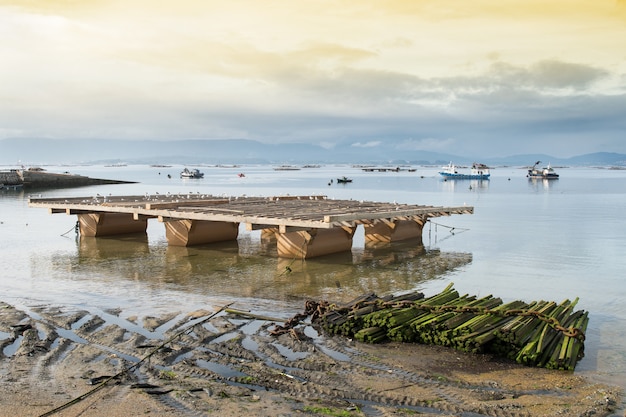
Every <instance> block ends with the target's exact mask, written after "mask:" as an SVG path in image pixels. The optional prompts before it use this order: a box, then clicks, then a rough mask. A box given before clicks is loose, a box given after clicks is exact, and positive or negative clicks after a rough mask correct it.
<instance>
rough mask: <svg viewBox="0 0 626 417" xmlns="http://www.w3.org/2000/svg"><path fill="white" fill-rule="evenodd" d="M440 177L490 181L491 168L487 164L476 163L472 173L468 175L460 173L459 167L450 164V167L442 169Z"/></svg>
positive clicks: (471, 170)
mask: <svg viewBox="0 0 626 417" xmlns="http://www.w3.org/2000/svg"><path fill="white" fill-rule="evenodd" d="M439 175H441V176H442V177H443V178H444V179H454V180H488V179H489V176H490V175H491V174H490V173H489V167H488V166H487V165H485V164H479V163H476V162H474V163H473V164H472V168H471V169H470V172H469V173H467V172H459V170H458V167H457V166H455V165H454V164H453V163H452V162H450V163H449V164H448V165H446V166H444V167H442V170H441V171H439Z"/></svg>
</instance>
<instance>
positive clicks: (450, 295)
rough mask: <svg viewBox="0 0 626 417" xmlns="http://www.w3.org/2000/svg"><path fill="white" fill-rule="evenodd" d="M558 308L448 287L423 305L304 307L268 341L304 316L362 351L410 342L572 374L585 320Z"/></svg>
mask: <svg viewBox="0 0 626 417" xmlns="http://www.w3.org/2000/svg"><path fill="white" fill-rule="evenodd" d="M577 301H578V300H577V299H576V300H574V301H570V300H565V301H563V302H561V303H560V304H557V303H555V302H548V301H535V302H532V303H525V302H523V301H512V302H509V303H506V304H504V303H503V302H502V300H501V299H500V298H496V297H493V296H491V295H488V296H485V297H482V298H477V297H475V296H470V295H463V296H461V295H459V293H458V292H457V291H456V290H455V289H454V288H453V287H452V284H450V285H449V286H448V287H447V288H445V289H444V290H443V291H442V292H441V293H439V294H436V295H434V296H431V297H428V298H426V297H425V296H424V294H422V293H420V292H414V293H410V294H405V295H401V296H394V297H391V296H388V297H383V298H380V297H378V296H376V295H375V294H369V295H365V296H362V297H359V298H357V299H355V300H353V301H352V302H350V303H347V304H346V305H342V306H337V305H331V304H329V303H328V302H321V303H314V302H311V301H309V302H307V304H306V311H305V313H303V314H300V315H298V316H297V320H292V321H290V322H288V324H286V325H283V326H277V327H276V328H275V329H274V331H273V333H274V334H281V333H283V332H286V331H293V327H294V326H295V325H296V324H297V323H298V322H299V321H300V320H302V319H303V317H308V316H311V319H312V321H313V322H314V323H316V324H317V325H319V326H320V327H321V328H322V329H323V330H324V331H325V332H327V333H330V334H336V335H343V336H347V337H352V338H355V339H357V340H359V341H361V342H366V343H380V342H384V341H389V340H392V341H398V342H411V343H421V344H431V345H439V346H446V347H451V348H454V349H457V350H461V351H465V352H472V353H489V354H495V355H498V356H501V357H505V358H508V359H511V360H514V361H516V362H518V363H520V364H524V365H528V366H537V367H544V368H550V369H560V370H569V371H573V370H574V368H575V367H576V364H577V362H578V361H579V360H580V359H582V357H583V354H584V341H585V333H584V332H585V330H586V329H587V324H588V321H589V319H588V313H587V312H585V311H574V308H575V306H576V304H577Z"/></svg>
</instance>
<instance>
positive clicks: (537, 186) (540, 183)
mask: <svg viewBox="0 0 626 417" xmlns="http://www.w3.org/2000/svg"><path fill="white" fill-rule="evenodd" d="M557 183H558V180H553V179H552V180H549V179H547V178H531V177H529V178H528V186H529V187H530V188H531V189H533V190H535V191H540V190H543V191H548V190H550V188H551V187H553V186H554V185H556V184H557Z"/></svg>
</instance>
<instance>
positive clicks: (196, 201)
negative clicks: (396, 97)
mask: <svg viewBox="0 0 626 417" xmlns="http://www.w3.org/2000/svg"><path fill="white" fill-rule="evenodd" d="M28 204H29V206H30V207H41V208H47V209H48V211H49V212H50V213H51V214H55V213H66V214H68V215H78V216H79V218H80V219H83V221H81V222H80V225H81V227H80V231H81V234H86V235H90V236H101V235H103V234H107V235H111V234H123V233H137V231H141V230H145V225H144V224H141V226H140V225H137V224H133V222H140V223H143V222H145V221H147V219H150V218H157V219H158V220H159V222H161V223H165V225H166V228H167V231H168V233H167V236H168V243H169V244H171V245H184V246H188V245H195V244H203V243H210V242H216V241H223V240H235V239H237V233H236V229H237V228H238V226H239V224H245V225H246V229H247V230H265V229H271V230H272V233H276V234H277V237H279V248H281V249H280V250H279V256H281V257H297V258H308V257H313V256H321V255H325V254H328V253H334V252H339V251H346V250H350V248H351V243H352V236H353V234H354V230H355V229H356V227H357V226H358V225H363V226H364V228H365V234H366V239H367V240H373V241H380V242H392V241H396V240H405V239H413V238H420V239H421V232H422V228H423V226H424V224H425V223H426V221H427V220H428V219H429V218H432V217H441V216H450V215H452V214H472V213H473V212H474V208H473V207H471V206H461V207H437V206H425V205H410V204H396V203H381V202H372V201H356V200H332V199H328V198H327V197H326V196H313V195H303V196H271V197H247V196H229V197H225V196H213V195H206V194H199V193H198V194H196V193H188V194H175V195H174V194H172V195H170V194H167V195H165V194H146V195H143V196H111V195H109V196H100V195H96V196H93V197H74V198H32V199H30V200H29V203H28ZM105 213H109V214H110V215H109V216H104V214H105ZM113 214H116V216H115V219H116V220H117V221H116V222H115V227H110V226H109V227H107V228H106V230H105V226H104V223H103V222H102V221H95V220H92V221H90V222H88V224H87V222H86V221H85V219H87V217H88V216H91V218H93V219H95V218H96V217H97V216H96V217H94V216H95V215H98V216H100V217H102V218H103V219H106V218H107V217H109V218H112V217H111V216H112V215H113ZM100 217H97V218H98V219H99V218H100ZM121 219H124V221H121ZM83 224H85V226H83ZM100 224H103V226H102V230H99V227H100V226H99V225H100ZM175 225H176V226H175ZM323 230H328V231H329V232H332V233H329V234H327V233H323V234H322V233H321V232H322V231H323ZM339 231H341V233H338V232H339ZM322 235H323V236H324V238H323V239H322V238H321V236H322ZM312 237H316V239H313V238H312ZM315 240H316V242H315V243H313V242H314V241H315ZM309 246H310V247H309Z"/></svg>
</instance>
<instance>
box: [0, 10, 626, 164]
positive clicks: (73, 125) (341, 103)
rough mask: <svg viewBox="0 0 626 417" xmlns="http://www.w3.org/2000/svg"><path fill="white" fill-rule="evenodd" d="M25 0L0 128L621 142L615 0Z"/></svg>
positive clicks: (0, 41)
mask: <svg viewBox="0 0 626 417" xmlns="http://www.w3.org/2000/svg"><path fill="white" fill-rule="evenodd" d="M23 3H25V2H23V1H19V0H0V57H1V59H2V64H1V65H0V80H1V84H0V85H1V87H0V139H4V138H20V137H37V138H42V137H43V138H50V139H51V140H53V139H55V138H72V139H73V138H82V139H84V140H86V141H88V140H94V141H95V140H98V139H100V138H111V139H163V140H166V139H168V140H174V139H227V138H245V139H254V140H259V141H262V142H267V143H281V142H306V143H318V144H320V146H324V147H326V148H329V147H332V146H333V145H334V144H337V143H339V142H341V143H349V144H352V145H353V146H360V147H377V146H387V147H389V146H391V147H396V148H397V149H403V150H407V151H412V150H415V151H418V150H428V151H438V152H451V153H467V152H469V151H471V152H472V153H473V154H476V153H480V152H482V153H485V154H486V155H489V156H504V155H510V154H517V153H539V152H541V153H548V154H553V155H555V156H561V157H568V156H573V155H577V154H582V153H588V152H597V151H613V152H622V153H626V141H624V132H625V131H626V117H625V116H624V115H625V114H626V5H625V2H624V1H623V0H619V1H615V0H597V1H593V2H590V1H583V0H555V1H551V2H549V5H547V4H546V3H545V2H544V1H543V0H541V1H540V0H527V1H517V0H515V1H513V0H477V1H472V2H466V1H459V0H454V1H452V0H451V1H434V0H415V1H410V2H409V1H401V0H396V1H382V0H344V1H339V2H337V1H330V0H328V1H324V0H315V1H313V0H302V1H297V2H294V1H288V0H267V1H263V2H258V1H255V0H242V1H237V2H223V1H217V0H215V1H212V0H177V1H175V2H174V1H169V0H166V1H164V2H153V1H147V0H106V1H105V0H82V1H54V0H39V1H37V0H33V1H29V2H26V5H24V4H23ZM155 3H158V4H155Z"/></svg>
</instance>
